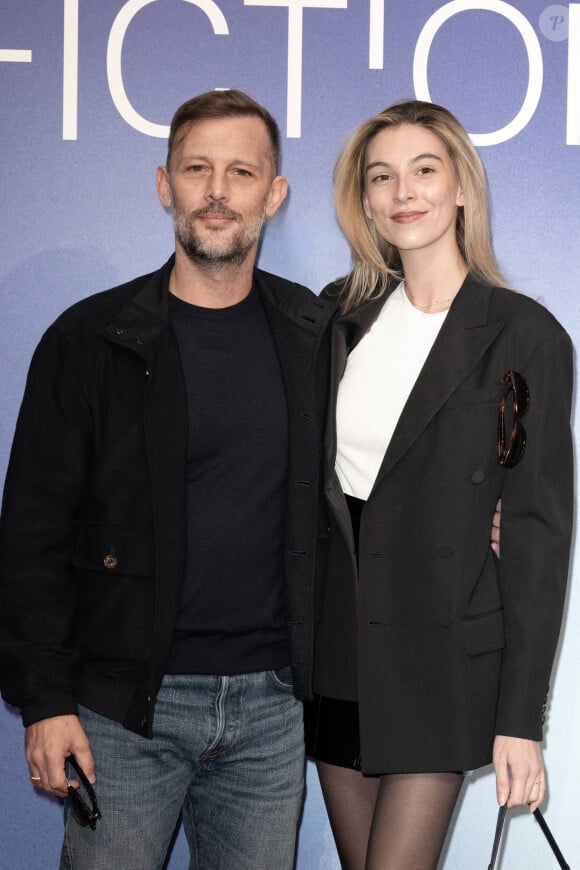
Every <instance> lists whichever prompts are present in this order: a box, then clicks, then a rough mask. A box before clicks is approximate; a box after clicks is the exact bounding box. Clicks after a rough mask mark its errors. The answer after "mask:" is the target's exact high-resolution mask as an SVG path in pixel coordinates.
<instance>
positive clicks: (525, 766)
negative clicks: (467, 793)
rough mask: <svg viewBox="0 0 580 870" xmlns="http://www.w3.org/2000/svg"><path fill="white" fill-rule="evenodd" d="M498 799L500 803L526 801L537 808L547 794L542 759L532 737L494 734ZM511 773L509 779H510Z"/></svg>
mask: <svg viewBox="0 0 580 870" xmlns="http://www.w3.org/2000/svg"><path fill="white" fill-rule="evenodd" d="M493 766H494V768H495V779H496V790H497V802H498V804H499V805H500V806H502V805H503V804H505V803H506V801H507V805H508V807H519V806H524V805H525V804H528V805H529V807H530V812H531V813H533V812H534V810H537V809H538V807H539V806H540V804H541V803H542V801H543V800H544V795H545V794H546V779H545V772H544V762H543V761H542V752H541V749H540V744H539V743H537V742H536V741H535V740H524V739H523V738H520V737H502V736H501V735H499V734H498V735H497V737H496V738H495V741H494V744H493ZM510 775H511V782H510Z"/></svg>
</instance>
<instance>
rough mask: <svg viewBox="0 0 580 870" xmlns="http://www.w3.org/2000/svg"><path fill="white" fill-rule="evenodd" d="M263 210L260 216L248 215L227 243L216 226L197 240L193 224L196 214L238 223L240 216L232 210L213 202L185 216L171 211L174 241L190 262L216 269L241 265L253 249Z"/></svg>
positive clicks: (258, 233)
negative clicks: (245, 221) (202, 263)
mask: <svg viewBox="0 0 580 870" xmlns="http://www.w3.org/2000/svg"><path fill="white" fill-rule="evenodd" d="M265 211H266V207H265V205H264V208H263V210H262V212H261V213H260V214H256V215H252V216H251V217H250V219H249V220H248V222H247V223H246V225H245V226H242V227H240V229H239V230H238V232H237V233H235V234H234V235H233V236H231V237H230V238H229V239H228V240H227V241H226V240H222V238H221V236H222V233H223V230H222V229H220V228H219V227H216V228H214V229H213V230H210V232H209V235H207V236H205V237H204V238H201V236H200V234H199V233H198V232H197V230H196V228H195V221H196V219H197V218H198V217H199V216H200V215H211V214H215V215H224V216H225V217H228V218H232V219H233V220H236V221H241V220H242V216H241V215H240V214H239V213H238V212H235V211H232V210H231V209H229V208H227V207H226V206H224V205H220V204H219V203H213V204H212V205H208V206H206V207H205V208H200V209H197V210H196V211H192V212H191V213H190V214H189V215H186V214H184V213H183V212H181V211H178V210H177V209H175V208H174V210H173V227H174V231H175V238H176V239H177V241H178V242H179V244H180V245H181V247H182V248H183V250H184V251H185V253H186V254H187V256H188V257H189V259H190V260H192V261H194V262H198V261H199V260H203V261H204V263H206V264H207V265H210V266H211V265H213V266H215V267H216V268H219V267H221V266H226V265H228V266H229V265H233V266H235V265H238V266H239V265H241V264H242V263H243V262H244V261H245V260H246V259H247V257H248V255H249V254H250V252H251V251H252V250H253V248H254V246H255V245H256V242H257V241H258V239H259V238H260V234H261V232H262V227H263V225H264V222H265V220H266V215H265Z"/></svg>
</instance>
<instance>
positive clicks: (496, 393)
mask: <svg viewBox="0 0 580 870" xmlns="http://www.w3.org/2000/svg"><path fill="white" fill-rule="evenodd" d="M500 398H501V389H500V386H499V379H498V386H497V387H482V388H481V389H476V390H462V389H459V390H455V392H454V393H452V394H451V396H450V397H449V398H448V400H447V402H446V403H445V407H446V408H460V407H462V406H464V405H482V404H485V403H487V402H490V403H491V402H495V403H496V404H497V405H498V406H499V400H500Z"/></svg>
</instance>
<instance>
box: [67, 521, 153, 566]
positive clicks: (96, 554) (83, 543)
mask: <svg viewBox="0 0 580 870" xmlns="http://www.w3.org/2000/svg"><path fill="white" fill-rule="evenodd" d="M72 565H73V567H74V568H77V569H81V570H83V571H99V572H102V573H103V574H108V575H109V576H111V578H112V577H114V575H120V574H122V575H124V576H129V577H131V576H133V577H147V576H150V575H151V574H153V565H154V548H153V532H152V531H151V530H150V529H146V528H134V529H133V528H124V527H122V526H83V527H81V529H80V530H79V535H78V538H77V543H76V547H75V552H74V555H73V558H72Z"/></svg>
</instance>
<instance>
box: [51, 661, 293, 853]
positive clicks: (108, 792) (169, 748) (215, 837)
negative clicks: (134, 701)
mask: <svg viewBox="0 0 580 870" xmlns="http://www.w3.org/2000/svg"><path fill="white" fill-rule="evenodd" d="M290 680H291V677H290V668H283V669H282V670H280V671H268V672H265V673H256V674H242V675H240V676H233V677H217V676H195V675H193V676H190V675H173V676H166V677H165V678H164V680H163V684H162V686H161V690H160V692H159V695H158V698H157V703H156V706H155V719H154V726H153V739H152V740H148V739H146V738H144V737H140V736H139V735H137V734H134V733H133V732H131V731H127V730H126V729H125V728H123V727H122V726H121V725H119V724H118V723H117V722H113V721H111V720H110V719H106V718H104V717H103V716H100V715H98V714H96V713H93V712H92V711H90V710H87V709H85V708H81V709H80V711H79V716H80V719H81V722H82V724H83V727H84V728H85V730H86V733H87V736H88V738H89V740H90V743H91V748H92V752H93V755H94V758H95V773H96V776H97V782H96V785H95V791H96V793H97V799H98V803H99V809H100V810H101V814H102V819H101V820H100V821H99V822H97V827H96V830H95V831H93V830H91V829H90V828H88V827H87V828H83V827H81V826H80V825H79V824H78V823H77V821H76V820H75V818H74V816H73V814H72V812H70V808H69V807H68V806H65V834H64V842H63V848H62V855H61V863H60V868H61V870H159V868H161V867H162V866H163V863H164V861H165V859H166V854H167V851H168V848H169V845H170V842H171V838H172V835H173V832H174V830H175V827H176V825H177V822H178V821H179V818H180V816H181V818H182V820H183V825H184V829H185V834H186V836H187V840H188V843H189V849H190V855H191V858H190V864H189V867H190V870H274V868H275V870H283V868H288V870H289V868H291V867H292V866H293V861H294V850H295V845H296V830H297V826H298V819H299V816H300V811H301V808H302V795H303V788H304V737H303V726H302V704H301V702H299V701H297V700H296V699H295V698H294V696H293V694H292V686H291V683H290ZM65 804H66V802H65Z"/></svg>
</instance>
